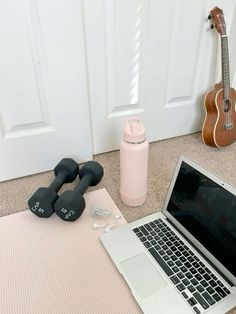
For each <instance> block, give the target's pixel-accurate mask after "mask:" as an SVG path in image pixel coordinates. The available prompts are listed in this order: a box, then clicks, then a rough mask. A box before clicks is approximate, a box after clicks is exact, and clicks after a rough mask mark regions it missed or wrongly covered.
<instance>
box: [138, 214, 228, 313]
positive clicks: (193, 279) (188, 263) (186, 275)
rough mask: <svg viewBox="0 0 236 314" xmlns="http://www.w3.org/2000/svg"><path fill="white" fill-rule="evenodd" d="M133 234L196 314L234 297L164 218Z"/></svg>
mask: <svg viewBox="0 0 236 314" xmlns="http://www.w3.org/2000/svg"><path fill="white" fill-rule="evenodd" d="M133 231H134V232H135V234H136V236H137V237H138V238H139V240H140V241H141V242H142V243H143V245H144V246H145V247H146V248H147V249H148V251H149V252H150V253H151V255H152V256H153V257H154V259H155V260H156V261H157V262H158V264H159V265H160V266H161V267H162V269H163V270H164V271H165V273H166V274H167V276H168V277H169V278H170V279H171V281H172V282H173V284H174V285H175V286H176V288H177V289H178V291H179V292H180V293H181V294H182V296H183V297H184V299H186V302H188V304H189V305H190V306H191V307H192V309H193V310H194V312H195V313H197V314H199V313H202V311H203V310H206V309H208V308H210V307H211V306H213V305H214V304H216V303H217V302H219V301H220V300H221V299H223V298H225V297H226V296H227V295H228V294H230V291H229V289H228V288H227V287H225V286H224V284H223V283H222V282H221V281H220V280H218V279H217V277H216V276H215V275H214V274H213V273H212V272H211V271H210V270H209V268H207V266H205V265H204V263H203V262H202V261H201V260H200V259H199V258H198V257H197V256H196V255H195V254H194V253H193V252H192V251H191V250H190V249H189V248H188V247H187V246H186V245H185V244H184V242H183V241H182V240H181V239H180V238H179V237H178V236H177V235H176V234H175V233H174V232H173V231H172V230H171V228H170V227H169V226H167V224H166V223H165V222H164V221H163V220H162V219H156V220H154V221H152V222H150V223H147V224H144V225H142V226H139V227H138V228H135V229H133Z"/></svg>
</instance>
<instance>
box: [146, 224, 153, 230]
mask: <svg viewBox="0 0 236 314" xmlns="http://www.w3.org/2000/svg"><path fill="white" fill-rule="evenodd" d="M144 227H145V228H146V229H147V230H148V231H152V227H151V226H150V225H149V224H145V225H144Z"/></svg>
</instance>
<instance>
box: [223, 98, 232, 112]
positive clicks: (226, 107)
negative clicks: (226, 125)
mask: <svg viewBox="0 0 236 314" xmlns="http://www.w3.org/2000/svg"><path fill="white" fill-rule="evenodd" d="M230 107H231V103H230V100H229V99H225V100H224V112H229V111H230Z"/></svg>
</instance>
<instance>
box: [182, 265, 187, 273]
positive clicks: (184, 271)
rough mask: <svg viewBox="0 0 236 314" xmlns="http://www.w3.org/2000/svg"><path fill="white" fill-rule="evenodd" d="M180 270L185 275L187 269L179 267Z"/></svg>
mask: <svg viewBox="0 0 236 314" xmlns="http://www.w3.org/2000/svg"><path fill="white" fill-rule="evenodd" d="M180 270H181V271H182V272H183V273H186V271H188V269H187V268H186V267H185V266H181V267H180Z"/></svg>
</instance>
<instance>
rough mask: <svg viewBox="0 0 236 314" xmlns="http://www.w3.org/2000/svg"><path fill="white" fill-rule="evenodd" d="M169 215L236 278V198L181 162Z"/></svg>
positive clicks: (168, 209)
mask: <svg viewBox="0 0 236 314" xmlns="http://www.w3.org/2000/svg"><path fill="white" fill-rule="evenodd" d="M167 211H168V212H170V213H171V214H172V215H173V216H174V217H175V219H176V220H178V222H179V223H181V224H182V225H183V226H184V227H185V228H186V229H187V230H188V231H189V232H190V233H191V234H192V235H193V236H194V237H195V238H196V239H197V240H198V241H199V242H200V243H201V244H202V245H203V246H204V247H205V248H206V249H207V250H208V251H209V252H211V254H212V255H214V256H215V257H216V258H217V259H218V260H219V261H220V262H221V263H222V264H223V265H224V266H225V267H226V268H227V269H228V270H229V271H230V272H231V273H232V274H233V275H234V276H236V196H235V195H233V194H232V193H230V192H228V191H227V190H226V189H224V188H223V187H222V186H220V185H218V184H217V183H215V182H213V181H212V180H211V179H209V178H207V177H206V176H204V175H203V174H202V173H200V172H198V171H197V170H196V169H194V168H192V167H191V166H189V165H188V164H186V163H185V162H182V165H181V168H180V171H179V174H178V177H177V180H176V183H175V185H174V189H173V191H172V195H171V198H170V201H169V204H168V206H167Z"/></svg>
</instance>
